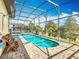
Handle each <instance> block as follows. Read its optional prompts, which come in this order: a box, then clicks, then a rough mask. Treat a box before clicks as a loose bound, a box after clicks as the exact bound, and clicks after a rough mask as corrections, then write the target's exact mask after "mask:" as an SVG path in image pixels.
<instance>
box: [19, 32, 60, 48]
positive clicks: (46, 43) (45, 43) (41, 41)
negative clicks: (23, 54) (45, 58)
mask: <svg viewBox="0 0 79 59" xmlns="http://www.w3.org/2000/svg"><path fill="white" fill-rule="evenodd" d="M20 35H21V36H22V37H24V38H25V39H26V40H27V41H28V42H30V43H33V44H34V45H36V46H40V47H43V48H51V47H55V46H58V45H59V44H58V42H55V41H51V40H49V39H46V38H43V37H40V36H35V35H31V34H20Z"/></svg>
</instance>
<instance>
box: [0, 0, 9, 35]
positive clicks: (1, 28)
mask: <svg viewBox="0 0 79 59" xmlns="http://www.w3.org/2000/svg"><path fill="white" fill-rule="evenodd" d="M8 25H9V15H8V12H7V9H6V7H5V4H4V2H3V0H0V32H3V33H4V34H6V33H9V27H8Z"/></svg>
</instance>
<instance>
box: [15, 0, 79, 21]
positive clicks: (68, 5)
mask: <svg viewBox="0 0 79 59" xmlns="http://www.w3.org/2000/svg"><path fill="white" fill-rule="evenodd" d="M51 1H52V2H54V3H55V4H57V5H59V7H56V6H55V5H54V4H51V3H50V2H48V1H47V0H16V2H15V4H16V13H15V16H16V17H15V20H23V21H29V18H30V19H31V20H33V19H35V18H38V17H44V16H57V15H58V12H57V8H59V9H60V15H62V14H64V13H66V14H70V15H72V14H73V13H74V12H79V0H51Z"/></svg>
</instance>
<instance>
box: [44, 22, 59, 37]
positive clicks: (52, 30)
mask: <svg viewBox="0 0 79 59" xmlns="http://www.w3.org/2000/svg"><path fill="white" fill-rule="evenodd" d="M45 28H46V31H47V32H48V35H49V36H54V35H55V34H56V32H57V29H58V26H57V24H56V23H54V22H49V23H48V24H47V25H46V26H45Z"/></svg>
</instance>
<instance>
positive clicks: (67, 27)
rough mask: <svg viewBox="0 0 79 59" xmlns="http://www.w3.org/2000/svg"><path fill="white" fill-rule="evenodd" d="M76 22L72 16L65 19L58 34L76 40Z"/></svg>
mask: <svg viewBox="0 0 79 59" xmlns="http://www.w3.org/2000/svg"><path fill="white" fill-rule="evenodd" d="M78 27H79V26H78V24H77V23H76V19H75V18H74V17H69V18H68V19H66V21H65V24H64V25H62V26H61V27H60V32H61V34H60V36H61V37H62V38H66V39H67V38H69V39H70V40H74V41H75V40H76V38H77V37H76V36H75V33H76V32H77V31H78Z"/></svg>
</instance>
